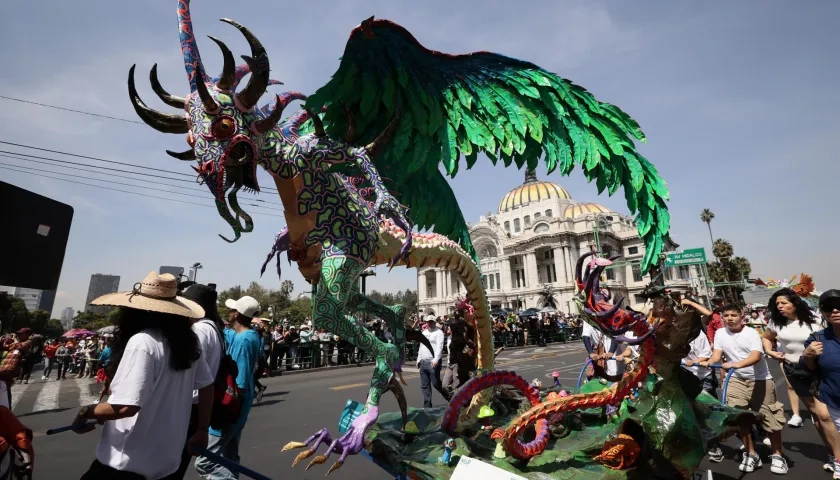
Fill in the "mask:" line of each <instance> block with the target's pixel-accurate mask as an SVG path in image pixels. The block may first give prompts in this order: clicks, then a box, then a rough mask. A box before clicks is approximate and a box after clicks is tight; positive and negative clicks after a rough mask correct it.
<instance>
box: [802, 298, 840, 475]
mask: <svg viewBox="0 0 840 480" xmlns="http://www.w3.org/2000/svg"><path fill="white" fill-rule="evenodd" d="M819 308H820V312H822V315H823V317H824V318H825V320H826V321H827V323H828V327H826V328H825V329H823V330H822V331H819V332H816V333H814V334H813V335H810V336H809V337H808V340H806V341H805V350H804V351H803V352H802V357H801V360H800V361H801V363H803V364H804V365H805V366H806V367H807V368H808V369H809V370H810V371H812V372H814V374H815V375H817V377H818V379H819V382H818V383H815V384H814V385H815V386H816V385H818V387H817V392H815V393H817V394H818V396H819V399H820V400H821V401H822V402H823V403H824V404H825V406H826V409H827V410H828V413H829V415H830V416H831V419H832V421H833V422H834V426H835V429H840V290H827V291H825V292H823V294H822V295H820V300H819ZM837 458H840V457H836V456H835V460H834V477H833V478H834V479H840V463H838V461H837Z"/></svg>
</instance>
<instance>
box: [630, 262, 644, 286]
mask: <svg viewBox="0 0 840 480" xmlns="http://www.w3.org/2000/svg"><path fill="white" fill-rule="evenodd" d="M632 267H633V281H634V282H636V283H639V282H641V281H642V264H641V263H639V262H633V263H632Z"/></svg>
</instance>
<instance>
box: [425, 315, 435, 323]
mask: <svg viewBox="0 0 840 480" xmlns="http://www.w3.org/2000/svg"><path fill="white" fill-rule="evenodd" d="M424 320H425V321H426V322H434V321H435V316H434V315H426V318H425V319H424Z"/></svg>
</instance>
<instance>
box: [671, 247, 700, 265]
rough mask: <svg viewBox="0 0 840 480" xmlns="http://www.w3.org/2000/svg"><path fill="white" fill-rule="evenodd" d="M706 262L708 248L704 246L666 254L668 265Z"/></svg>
mask: <svg viewBox="0 0 840 480" xmlns="http://www.w3.org/2000/svg"><path fill="white" fill-rule="evenodd" d="M704 263H706V250H705V249H703V248H690V249H687V250H683V251H682V252H668V253H667V254H666V256H665V266H666V267H680V266H683V265H702V264H704Z"/></svg>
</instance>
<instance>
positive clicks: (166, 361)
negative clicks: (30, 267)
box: [73, 272, 213, 480]
mask: <svg viewBox="0 0 840 480" xmlns="http://www.w3.org/2000/svg"><path fill="white" fill-rule="evenodd" d="M177 291H178V289H177V282H176V280H175V277H174V276H173V275H170V274H163V275H160V276H158V275H157V274H156V273H155V272H152V273H150V274H149V275H147V276H146V278H145V279H144V280H143V281H142V282H140V283H137V284H135V287H134V289H133V290H132V291H131V292H120V293H111V294H108V295H104V296H102V297H99V298H97V299H96V300H94V301H93V302H91V305H107V306H115V307H120V308H119V310H118V314H117V319H116V325H117V329H116V333H115V339H114V345H113V352H112V359H111V363H110V364H109V367H110V368H112V369H113V370H114V373H113V380H112V381H111V396H110V398H109V399H108V402H103V403H99V404H96V405H90V406H84V407H82V409H81V410H79V413H78V414H77V415H76V418H75V419H74V420H73V425H76V426H77V429H76V430H75V431H76V432H77V433H87V432H90V431H92V430H93V429H94V426H93V425H89V424H88V422H89V421H90V420H96V421H97V422H98V423H100V424H103V425H104V427H103V431H102V437H101V438H100V440H99V446H98V447H97V449H96V459H95V460H94V461H93V464H91V466H90V468H89V469H88V471H87V472H86V473H85V474H84V475H83V476H82V477H81V480H99V479H101V480H120V479H124V478H126V479H127V478H131V479H136V478H144V479H146V480H159V479H162V478H165V477H167V476H168V475H171V474H172V473H174V472H175V471H177V470H178V466H179V464H180V462H181V451H182V450H183V448H184V444H185V442H186V441H187V428H188V426H189V419H190V409H191V408H192V402H193V390H195V389H198V390H199V403H198V410H199V413H198V421H197V423H198V426H197V429H196V432H195V434H194V435H193V436H192V438H190V440H189V447H190V451H191V452H193V454H198V453H200V452H201V451H203V450H204V449H205V448H207V444H208V429H209V425H210V414H211V410H212V406H213V375H211V373H210V372H209V371H208V369H207V364H206V363H205V362H203V361H199V359H200V357H201V349H200V346H199V340H198V337H197V336H196V334H195V332H194V331H193V330H192V320H191V319H200V318H202V317H204V310H203V309H202V308H201V307H200V306H198V304H196V303H195V302H193V301H191V300H187V299H185V298H182V297H178V296H177Z"/></svg>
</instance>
